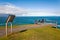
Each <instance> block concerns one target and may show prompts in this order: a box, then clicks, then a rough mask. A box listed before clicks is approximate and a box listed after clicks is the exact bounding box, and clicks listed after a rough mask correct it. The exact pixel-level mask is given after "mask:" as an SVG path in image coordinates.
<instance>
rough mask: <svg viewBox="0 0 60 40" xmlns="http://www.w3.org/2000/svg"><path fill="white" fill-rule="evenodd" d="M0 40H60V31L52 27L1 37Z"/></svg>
mask: <svg viewBox="0 0 60 40" xmlns="http://www.w3.org/2000/svg"><path fill="white" fill-rule="evenodd" d="M0 40H60V29H56V28H52V27H48V26H47V27H43V28H33V29H30V30H26V31H25V32H16V33H13V34H10V35H8V37H5V36H4V37H1V38H0Z"/></svg>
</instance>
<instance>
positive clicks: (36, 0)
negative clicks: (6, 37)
mask: <svg viewBox="0 0 60 40" xmlns="http://www.w3.org/2000/svg"><path fill="white" fill-rule="evenodd" d="M0 4H1V5H3V4H7V5H8V6H9V8H10V7H14V9H15V8H16V9H17V7H18V8H19V9H21V10H22V11H23V12H22V11H21V13H22V14H23V15H24V16H60V14H59V13H60V12H59V11H60V0H0ZM11 9H12V8H11ZM14 9H13V10H12V11H16V9H15V10H14ZM19 9H18V10H19ZM0 10H1V9H0ZM8 10H9V9H8ZM3 11H4V12H5V10H3ZM3 11H2V12H3ZM9 11H10V10H9ZM21 13H20V11H18V14H16V13H15V14H16V15H19V14H21ZM24 13H26V14H24ZM56 14H57V15H56ZM20 16H21V15H20Z"/></svg>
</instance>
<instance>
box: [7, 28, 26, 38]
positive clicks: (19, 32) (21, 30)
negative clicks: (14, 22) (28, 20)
mask: <svg viewBox="0 0 60 40" xmlns="http://www.w3.org/2000/svg"><path fill="white" fill-rule="evenodd" d="M25 31H27V29H25V30H21V31H18V32H14V33H11V34H8V36H7V37H9V36H11V35H14V34H17V33H22V32H25Z"/></svg>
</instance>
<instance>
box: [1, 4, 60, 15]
mask: <svg viewBox="0 0 60 40" xmlns="http://www.w3.org/2000/svg"><path fill="white" fill-rule="evenodd" d="M0 13H5V14H15V15H17V16H60V14H59V13H60V12H59V11H57V10H54V9H24V8H21V7H17V6H15V5H12V4H10V3H6V4H0Z"/></svg>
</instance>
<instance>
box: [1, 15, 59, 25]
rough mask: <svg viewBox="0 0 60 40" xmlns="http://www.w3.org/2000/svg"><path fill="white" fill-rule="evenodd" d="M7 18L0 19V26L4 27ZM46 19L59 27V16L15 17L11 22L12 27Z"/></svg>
mask: <svg viewBox="0 0 60 40" xmlns="http://www.w3.org/2000/svg"><path fill="white" fill-rule="evenodd" d="M6 19H7V17H0V26H1V25H5V23H6ZM41 19H46V20H50V21H56V22H57V24H58V25H60V16H31V17H30V16H28V17H27V16H24V17H22V16H21V17H15V18H14V20H13V25H22V24H34V22H35V20H41Z"/></svg>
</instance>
